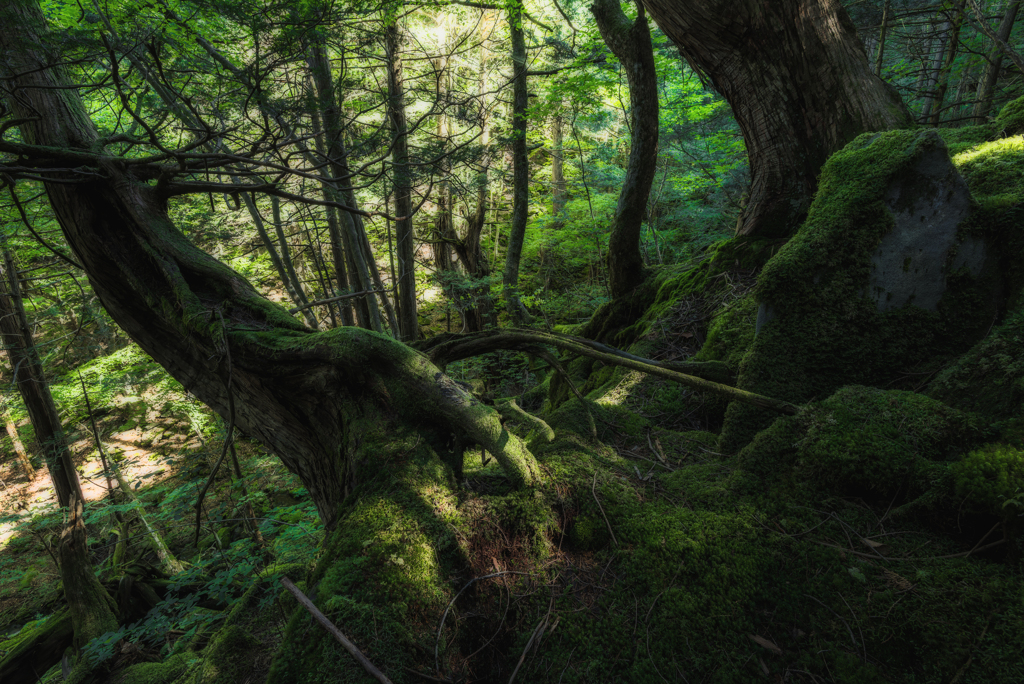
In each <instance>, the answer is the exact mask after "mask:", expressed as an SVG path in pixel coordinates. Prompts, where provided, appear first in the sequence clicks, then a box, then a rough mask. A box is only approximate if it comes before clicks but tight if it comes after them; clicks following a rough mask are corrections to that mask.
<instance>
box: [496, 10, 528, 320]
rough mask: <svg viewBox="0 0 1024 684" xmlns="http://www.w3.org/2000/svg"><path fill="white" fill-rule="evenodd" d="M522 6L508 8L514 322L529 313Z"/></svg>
mask: <svg viewBox="0 0 1024 684" xmlns="http://www.w3.org/2000/svg"><path fill="white" fill-rule="evenodd" d="M523 21H524V18H523V8H522V5H520V4H518V3H515V4H513V5H512V6H511V9H509V12H508V25H509V33H510V34H511V37H512V136H511V137H512V225H511V226H510V228H509V233H508V249H507V251H506V252H505V272H504V274H503V277H502V284H503V285H504V288H505V290H504V294H503V298H504V300H505V308H506V310H507V311H508V315H509V316H510V317H511V318H512V320H513V322H515V323H527V322H529V321H530V314H529V313H527V311H526V307H524V306H523V303H522V302H521V301H520V300H519V261H520V259H521V258H522V256H523V242H524V241H525V240H526V221H527V219H528V218H529V213H530V159H529V156H528V155H527V150H526V108H527V105H528V102H529V101H528V93H527V91H526V35H525V33H524V32H523Z"/></svg>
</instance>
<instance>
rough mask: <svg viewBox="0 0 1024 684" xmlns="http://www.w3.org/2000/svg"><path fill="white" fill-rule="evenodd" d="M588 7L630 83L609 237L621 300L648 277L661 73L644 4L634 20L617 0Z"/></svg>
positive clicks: (615, 292) (614, 287) (611, 279)
mask: <svg viewBox="0 0 1024 684" xmlns="http://www.w3.org/2000/svg"><path fill="white" fill-rule="evenodd" d="M590 11H591V12H593V13H594V18H595V19H597V26H598V28H599V29H600V30H601V35H602V36H603V37H604V42H605V43H607V44H608V47H610V48H611V50H612V52H614V53H615V56H616V57H617V58H618V59H619V61H620V62H621V63H622V68H623V69H624V70H625V71H626V79H627V82H628V83H629V116H630V119H631V122H632V126H631V127H630V128H631V131H632V135H631V140H630V143H631V146H630V151H629V165H628V167H627V168H626V178H625V180H624V181H623V183H622V190H620V191H619V204H618V206H617V207H616V208H615V219H614V221H613V222H612V233H611V236H610V237H609V238H608V287H609V289H610V290H611V293H612V297H614V298H620V297H625V296H627V295H629V293H631V292H632V291H633V290H635V289H636V288H637V286H638V285H640V283H642V282H643V279H644V261H643V257H642V256H641V255H640V232H641V230H642V229H643V223H644V214H646V212H647V199H648V197H649V196H650V194H651V186H652V185H653V184H654V172H655V170H656V169H657V164H656V161H657V158H658V124H659V120H658V74H657V71H656V70H655V68H654V47H653V46H652V44H651V31H650V28H649V27H648V25H647V16H646V14H645V13H644V9H643V5H641V6H640V9H639V12H638V14H637V18H636V21H635V22H631V21H630V20H629V19H627V18H626V15H625V13H624V12H623V11H622V6H621V5H620V4H619V0H596V2H595V3H594V4H593V5H591V7H590Z"/></svg>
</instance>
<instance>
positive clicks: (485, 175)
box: [454, 21, 498, 332]
mask: <svg viewBox="0 0 1024 684" xmlns="http://www.w3.org/2000/svg"><path fill="white" fill-rule="evenodd" d="M488 24H489V22H486V21H485V22H481V34H482V37H483V34H484V33H485V29H486V27H487V26H488ZM488 57H489V53H488V50H487V47H486V45H485V44H484V40H483V39H481V41H480V67H479V92H481V93H485V92H486V91H487V60H488ZM485 98H486V96H483V97H482V98H481V102H480V116H481V118H482V120H481V122H480V129H481V130H480V146H481V148H482V149H483V155H482V157H481V160H480V166H481V168H480V172H479V174H478V175H477V179H476V207H475V209H474V211H473V214H472V215H470V216H468V217H467V218H466V235H465V237H464V238H463V239H462V240H459V241H457V242H456V243H455V245H454V246H455V253H456V254H457V255H458V257H459V260H460V261H461V262H462V265H463V267H464V268H465V269H466V273H467V274H468V275H469V276H470V277H472V278H474V279H476V280H477V281H485V279H486V278H488V277H489V276H490V275H491V265H490V263H489V262H488V261H487V255H486V254H484V251H483V247H482V246H481V244H480V241H481V239H482V237H483V232H484V226H485V225H486V224H487V193H488V185H489V175H490V166H491V154H492V151H491V148H490V145H491V119H490V114H489V113H488V109H487V107H488V102H487V101H486V99H485ZM468 294H469V297H470V299H471V302H472V303H471V305H470V307H468V308H467V309H466V311H465V312H464V315H465V322H466V329H467V331H468V332H479V331H481V330H483V329H484V328H485V327H487V326H488V325H491V326H497V324H498V322H497V320H496V318H497V317H496V315H495V310H494V303H493V301H492V300H491V286H490V284H489V283H488V282H486V281H485V282H480V283H478V284H476V285H475V286H474V287H473V288H472V289H471V290H470V291H469V293H468Z"/></svg>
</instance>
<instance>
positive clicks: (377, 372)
mask: <svg viewBox="0 0 1024 684" xmlns="http://www.w3.org/2000/svg"><path fill="white" fill-rule="evenodd" d="M0 16H2V18H3V20H4V24H5V25H6V26H16V27H18V29H19V30H18V31H5V32H3V35H2V36H0V45H2V47H3V49H4V51H5V53H6V54H8V55H13V57H12V58H11V59H8V60H7V61H6V62H5V63H4V68H5V69H7V70H9V71H7V72H5V74H6V75H7V76H9V77H10V78H11V79H12V80H11V84H12V86H11V87H12V88H13V89H14V90H15V91H16V92H17V93H18V97H16V98H13V100H12V102H14V103H15V104H13V105H12V106H13V107H14V109H15V110H17V111H16V112H15V116H18V117H23V118H24V120H25V122H24V123H23V124H22V135H23V138H24V140H25V141H26V142H27V143H28V144H29V145H33V146H35V147H33V149H34V150H35V151H36V152H37V153H38V154H40V155H44V156H45V155H48V154H52V155H53V156H54V158H56V159H61V158H63V157H65V156H67V155H72V156H75V155H85V156H87V157H89V159H90V160H92V163H95V164H96V165H97V168H98V173H99V174H100V175H102V176H103V178H102V179H100V180H91V181H87V182H82V183H75V184H58V183H51V184H48V185H47V193H48V195H49V199H50V203H51V205H52V207H53V209H54V212H55V214H56V216H57V219H58V221H59V223H60V225H61V228H62V229H63V231H64V235H65V238H66V240H67V242H68V244H69V245H70V246H71V248H72V249H73V250H74V252H75V254H76V256H77V257H78V259H79V260H80V263H82V265H83V266H84V267H85V270H86V272H87V274H88V276H89V281H90V283H91V284H92V286H93V289H94V291H95V292H96V293H97V295H98V296H99V298H100V300H101V301H102V302H103V305H104V307H105V308H106V310H107V311H108V312H109V313H110V315H111V316H112V317H113V319H114V320H115V321H117V322H118V324H119V325H120V326H121V327H122V328H123V329H124V330H125V331H126V332H127V333H128V334H129V335H130V336H131V337H132V339H133V340H135V341H136V342H137V343H138V344H139V345H140V346H141V347H142V348H143V349H144V350H145V351H146V352H147V353H148V354H150V356H152V357H153V358H154V359H155V360H156V361H157V362H158V363H160V364H161V365H163V366H164V368H166V369H167V370H168V372H169V373H170V374H171V375H172V376H173V377H175V378H176V379H177V380H178V381H180V382H181V383H182V385H184V387H185V388H186V389H187V390H189V391H190V392H192V393H193V394H195V395H196V396H197V397H198V398H199V399H200V400H202V401H203V402H204V403H206V404H207V405H208V406H210V407H211V408H213V409H214V410H215V411H217V412H218V413H219V414H220V415H221V416H223V417H225V418H226V417H227V416H228V414H229V408H228V404H229V402H228V394H229V392H231V393H233V397H234V403H235V406H236V408H237V411H236V413H235V416H234V420H235V423H236V425H237V426H238V428H239V429H241V430H243V431H244V432H245V433H246V434H249V435H252V436H253V437H256V438H257V439H259V440H260V441H261V442H262V443H263V444H264V445H265V446H266V447H267V448H268V449H270V450H272V451H274V452H275V453H277V455H278V456H279V457H280V458H281V460H282V462H284V464H285V465H286V466H287V467H288V468H289V469H290V470H292V471H293V472H295V473H297V474H298V475H299V477H300V478H301V479H302V480H303V484H305V485H306V488H307V489H308V490H309V492H310V494H311V496H312V497H313V499H314V501H315V502H316V504H317V507H318V510H319V512H320V515H321V518H322V519H323V521H324V523H325V524H326V525H327V526H328V527H329V528H330V527H333V526H334V525H335V523H336V522H337V510H338V507H339V505H340V504H341V502H342V501H343V499H344V498H345V496H346V494H347V493H348V492H349V491H350V490H351V489H352V487H353V484H354V483H353V482H351V481H350V480H349V479H348V476H347V473H348V472H349V471H350V469H351V464H350V463H349V462H348V457H349V454H348V453H347V445H346V444H345V439H344V436H345V430H346V425H347V424H348V423H349V422H350V421H351V420H352V419H353V417H354V416H355V415H356V414H358V413H359V412H360V411H362V410H365V409H367V408H370V407H372V408H373V409H374V410H383V411H386V412H388V413H393V414H395V415H399V416H401V418H402V420H403V421H405V422H408V423H409V424H412V425H416V426H417V427H419V428H421V429H423V430H424V432H426V433H429V434H431V435H437V436H440V435H441V434H442V433H447V434H456V435H460V436H461V435H465V436H468V438H469V439H472V440H474V441H477V442H479V443H480V444H481V445H483V446H484V447H485V448H486V449H487V450H488V451H490V452H491V453H493V454H495V456H498V457H499V458H500V459H501V462H502V464H503V465H504V466H505V467H506V468H507V469H508V471H509V475H510V477H511V478H512V479H513V481H515V482H516V483H517V484H520V485H526V484H533V483H535V482H537V481H538V479H539V473H538V471H537V468H536V464H535V462H534V460H533V457H532V456H531V455H530V453H529V451H528V450H527V449H526V447H525V446H524V445H523V444H522V442H521V441H520V440H518V439H517V438H516V437H514V436H513V435H510V434H508V433H507V432H506V431H504V430H503V429H502V428H501V423H500V420H499V418H498V415H497V414H496V413H495V412H494V411H493V410H491V409H489V408H488V407H486V406H483V405H481V404H479V403H478V402H476V401H475V400H474V399H473V398H472V397H470V396H469V395H468V394H466V392H465V391H464V390H462V389H461V388H460V387H459V386H458V385H455V384H454V383H452V382H451V381H450V380H448V379H447V378H446V377H444V375H443V374H442V373H441V372H440V371H439V370H438V369H437V368H436V367H434V366H433V365H431V364H430V363H429V362H428V361H427V360H426V359H425V358H424V357H423V356H421V355H419V354H418V353H416V352H414V351H413V350H411V349H409V348H408V347H405V346H404V345H402V344H401V343H398V342H396V341H395V340H392V339H389V338H387V337H384V336H382V335H379V334H376V333H373V332H370V331H365V330H359V329H354V328H344V329H337V330H334V331H330V332H321V333H314V332H312V331H309V330H308V329H306V328H305V326H303V325H302V324H301V323H299V322H298V321H296V320H295V319H293V318H292V317H291V316H289V315H288V314H287V313H286V312H285V311H284V310H283V309H282V308H280V307H279V306H277V305H275V304H273V303H271V302H269V301H267V300H266V299H264V298H262V297H260V296H259V295H258V294H257V293H256V291H255V289H254V288H253V287H252V285H251V284H250V283H249V282H248V281H246V280H245V279H244V278H243V277H242V276H240V275H239V274H237V273H235V272H234V271H232V270H231V269H230V268H228V267H227V266H225V265H224V264H222V263H221V262H219V261H217V260H216V259H215V258H213V257H211V256H210V255H208V254H206V253H205V252H203V251H201V250H199V249H197V248H196V247H195V246H194V245H192V244H191V243H190V242H189V241H188V240H187V239H186V238H185V237H184V235H182V233H181V232H180V231H179V230H178V229H177V228H176V227H175V226H174V225H173V223H172V222H171V221H170V219H169V217H168V214H167V209H168V207H167V197H166V195H165V194H164V192H163V188H162V187H161V186H160V184H157V185H156V186H153V185H148V184H147V183H146V182H145V178H144V177H140V174H141V173H142V172H141V171H140V169H139V167H138V166H137V165H135V164H133V163H132V162H131V160H122V159H118V158H114V157H109V156H104V155H103V154H101V153H100V151H101V150H102V143H101V142H100V140H99V138H98V135H97V132H96V129H95V127H94V125H93V124H92V122H91V121H90V120H89V118H88V116H87V114H86V111H85V108H84V106H83V104H82V102H81V100H80V99H79V98H78V96H77V94H76V92H75V91H74V90H73V89H69V88H64V87H63V84H65V83H66V81H65V77H64V75H63V74H62V72H61V71H60V69H58V68H56V67H53V66H52V65H53V64H55V63H58V62H59V58H58V57H57V56H56V55H51V54H48V53H47V48H46V47H45V46H46V45H53V44H55V43H53V42H52V41H48V39H47V38H46V31H47V29H46V27H45V21H44V19H43V17H42V14H41V12H40V10H39V7H38V5H36V4H33V3H32V2H28V1H25V0H20V1H19V2H14V3H7V4H6V5H4V7H3V10H2V12H0ZM39 161H40V162H41V163H45V160H44V159H40V160H39ZM222 320H223V325H221V321H222ZM227 347H230V351H231V353H230V363H231V378H232V380H231V387H230V389H229V388H228V382H227V380H228V363H229V360H228V354H227ZM438 438H441V437H438Z"/></svg>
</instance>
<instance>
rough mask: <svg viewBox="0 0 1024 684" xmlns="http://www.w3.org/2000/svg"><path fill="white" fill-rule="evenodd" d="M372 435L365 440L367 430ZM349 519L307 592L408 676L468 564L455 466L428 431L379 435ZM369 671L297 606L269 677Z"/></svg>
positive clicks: (303, 678)
mask: <svg viewBox="0 0 1024 684" xmlns="http://www.w3.org/2000/svg"><path fill="white" fill-rule="evenodd" d="M364 438H365V437H364ZM363 449H364V450H363V452H362V453H364V454H366V458H367V459H368V460H367V461H366V462H365V465H364V466H363V467H362V468H361V469H360V472H361V473H362V474H363V476H362V477H360V478H359V480H360V485H359V487H358V490H357V492H356V493H355V495H354V496H352V497H350V499H349V501H350V504H349V507H348V508H347V510H345V511H343V513H342V517H341V522H340V523H339V525H338V527H337V529H336V530H335V531H333V532H332V533H331V534H330V535H329V537H328V539H327V541H326V542H325V545H324V548H323V553H322V554H321V557H320V560H319V562H318V563H317V567H316V570H315V571H314V572H313V574H312V576H311V578H310V580H309V587H310V589H309V590H308V591H307V593H309V594H310V595H311V597H312V598H313V600H314V601H315V602H316V603H317V605H318V606H319V608H320V609H321V610H322V611H323V613H324V614H325V615H327V617H328V618H329V619H331V620H332V621H334V622H335V624H336V625H338V627H339V628H340V629H341V630H342V631H343V632H345V634H346V635H347V636H348V637H349V638H350V639H351V640H352V641H353V642H355V643H356V644H357V645H358V646H359V647H360V648H361V649H362V650H363V652H364V653H365V654H366V655H367V657H369V658H370V659H371V660H372V661H373V662H374V663H375V664H376V665H377V666H378V667H380V668H382V669H384V670H385V671H387V672H389V673H391V675H390V676H392V678H393V681H395V682H401V681H406V680H407V679H408V675H407V674H403V667H411V666H412V665H413V664H414V663H415V659H414V653H415V651H414V649H417V648H419V649H432V648H433V641H432V639H433V635H434V632H433V629H434V628H435V627H436V625H435V624H434V623H433V621H434V620H435V619H436V616H437V615H439V614H440V612H441V611H442V610H444V606H445V604H446V603H447V601H448V600H449V599H450V595H449V592H450V583H449V580H450V578H451V577H452V576H453V575H455V574H457V573H458V572H460V571H461V570H462V569H463V568H464V567H465V566H466V559H465V557H464V555H463V552H462V550H461V547H460V546H459V542H458V537H457V535H456V532H457V530H459V529H460V521H461V515H460V513H459V511H458V499H457V498H456V497H455V495H454V494H453V491H452V487H453V485H454V482H453V481H452V480H451V471H449V470H448V469H447V468H446V466H445V465H444V464H443V463H442V462H441V461H440V460H439V459H438V457H437V456H436V454H434V452H432V451H431V450H430V449H429V448H428V447H427V446H426V445H424V444H422V443H420V440H419V438H417V437H415V436H413V435H410V434H408V433H403V434H401V435H399V436H395V435H392V436H391V438H390V439H388V438H386V437H385V436H382V435H381V434H379V433H378V434H377V436H376V438H375V439H372V440H368V442H367V443H365V444H364V447H363ZM364 676H365V673H364V672H363V671H362V669H361V668H360V667H359V665H358V664H356V663H355V661H353V660H352V658H351V656H349V655H348V654H347V653H345V652H344V651H343V650H342V649H341V647H340V646H339V645H338V644H336V643H335V642H334V640H333V638H332V637H330V636H329V635H327V634H326V632H324V630H323V629H322V628H320V627H319V625H316V624H315V623H313V622H312V617H311V616H310V615H309V614H308V613H307V612H306V611H305V610H300V609H297V610H296V611H295V613H294V614H293V616H292V618H291V620H290V622H289V624H288V627H287V631H286V634H285V639H284V642H283V643H282V646H281V649H280V650H279V652H278V656H277V657H276V658H275V661H274V665H273V668H272V670H271V673H270V676H269V678H268V682H301V683H303V684H307V683H313V682H332V683H333V682H348V681H352V682H356V681H360V682H361V681H363V678H364Z"/></svg>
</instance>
